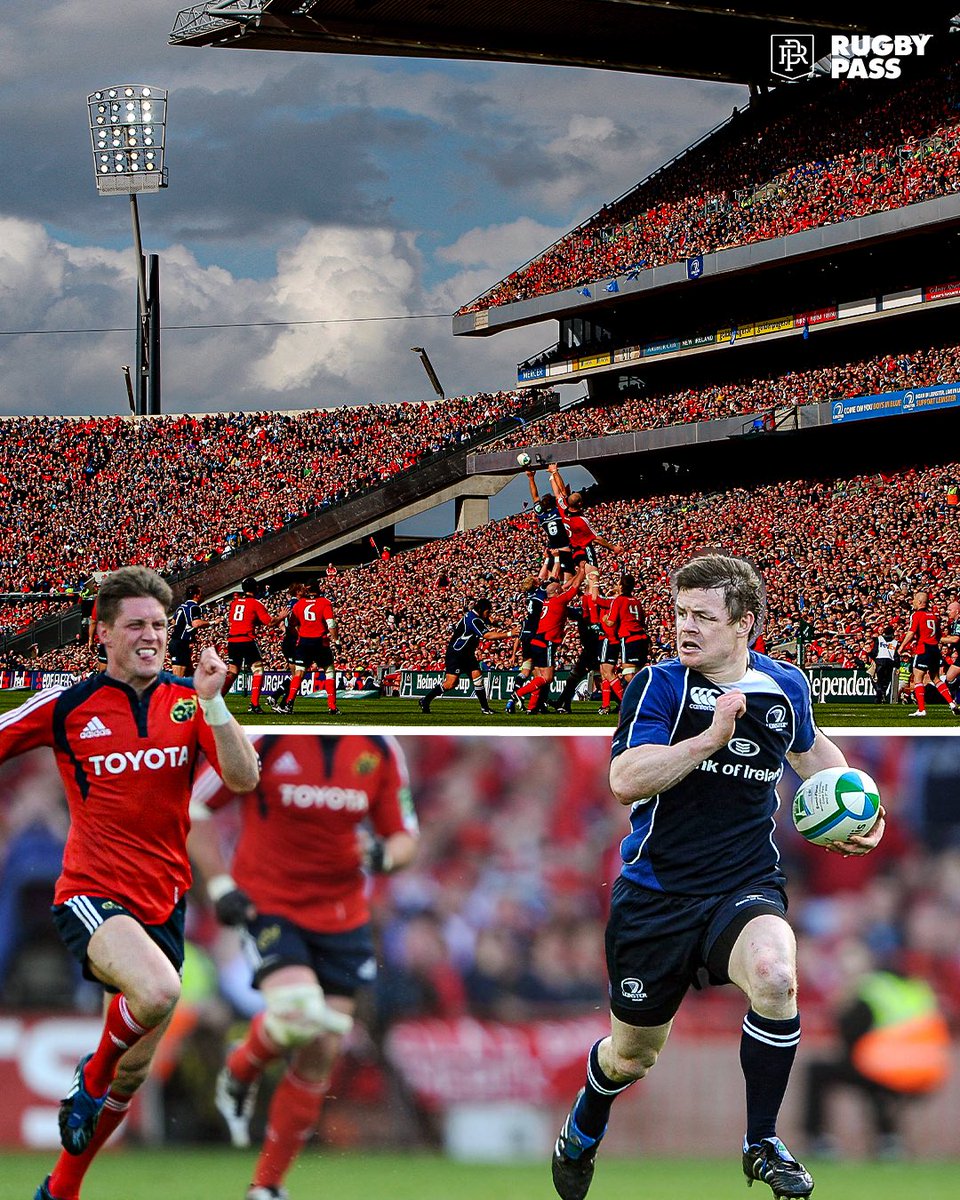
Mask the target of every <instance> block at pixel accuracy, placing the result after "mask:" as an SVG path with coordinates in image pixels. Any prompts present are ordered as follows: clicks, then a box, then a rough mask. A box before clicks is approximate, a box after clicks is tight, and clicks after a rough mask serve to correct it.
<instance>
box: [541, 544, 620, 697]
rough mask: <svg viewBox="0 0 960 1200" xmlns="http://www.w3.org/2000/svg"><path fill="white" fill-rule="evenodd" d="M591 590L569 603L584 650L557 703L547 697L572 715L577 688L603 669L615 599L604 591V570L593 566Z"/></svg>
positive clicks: (589, 571)
mask: <svg viewBox="0 0 960 1200" xmlns="http://www.w3.org/2000/svg"><path fill="white" fill-rule="evenodd" d="M586 581H587V590H586V591H585V592H584V593H583V594H582V595H581V596H580V597H579V601H578V598H577V597H576V596H575V597H574V598H573V600H572V601H571V602H570V604H569V605H568V606H567V616H568V617H569V618H570V619H571V620H572V621H573V622H574V623H575V624H576V626H577V638H578V639H579V641H580V653H579V654H578V655H577V657H576V660H575V661H574V663H573V666H571V668H570V673H569V675H568V676H567V681H566V683H565V684H564V685H563V691H562V692H561V693H560V697H559V699H558V700H557V701H556V703H551V702H550V701H549V700H546V701H544V703H545V704H546V706H547V708H552V709H553V711H554V712H555V713H561V714H564V715H566V716H570V715H571V713H572V712H573V709H572V707H571V705H572V703H573V697H574V695H575V694H576V691H577V688H578V687H579V685H580V684H581V683H582V682H583V680H584V679H586V678H587V676H588V675H590V674H591V672H594V671H599V670H600V654H601V648H602V644H603V635H604V629H603V618H604V617H605V616H606V614H607V613H608V612H609V611H610V605H611V604H612V603H613V600H612V599H611V598H609V597H606V596H601V595H600V573H599V572H598V571H597V570H596V569H595V568H594V567H590V568H589V569H588V571H587V574H586Z"/></svg>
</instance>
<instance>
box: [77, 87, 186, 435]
mask: <svg viewBox="0 0 960 1200" xmlns="http://www.w3.org/2000/svg"><path fill="white" fill-rule="evenodd" d="M87 109H88V110H89V113H90V141H91V144H92V146H93V166H94V172H95V174H96V178H97V191H98V192H99V193H100V195H101V196H117V195H121V196H129V197H130V219H131V221H132V223H133V246H134V251H135V253H136V258H137V365H136V382H135V386H134V405H133V408H134V413H135V414H136V415H137V416H143V415H145V414H147V413H159V412H160V260H159V258H158V257H157V255H156V254H151V255H150V262H149V270H148V269H147V264H146V263H145V262H144V257H143V243H142V242H141V240H140V213H139V210H138V208H137V196H138V195H140V194H142V193H145V192H158V191H159V190H160V189H161V188H164V187H166V186H167V170H166V167H165V166H164V165H163V141H164V133H165V130H166V122H167V93H166V92H165V91H164V90H163V89H162V88H155V87H146V86H144V85H143V84H140V83H132V84H120V85H118V86H116V87H106V88H101V89H100V90H99V91H96V92H94V93H93V94H92V95H90V96H88V97H87Z"/></svg>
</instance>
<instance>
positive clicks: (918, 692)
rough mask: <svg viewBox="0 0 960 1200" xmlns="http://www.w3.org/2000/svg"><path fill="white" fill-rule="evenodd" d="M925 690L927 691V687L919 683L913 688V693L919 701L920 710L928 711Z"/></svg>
mask: <svg viewBox="0 0 960 1200" xmlns="http://www.w3.org/2000/svg"><path fill="white" fill-rule="evenodd" d="M925 691H926V687H925V685H924V684H922V683H918V684H917V686H916V687H915V688H914V689H913V694H914V696H915V698H916V701H917V708H918V709H919V710H920V712H926V709H927V701H926V699H925V698H924V692H925Z"/></svg>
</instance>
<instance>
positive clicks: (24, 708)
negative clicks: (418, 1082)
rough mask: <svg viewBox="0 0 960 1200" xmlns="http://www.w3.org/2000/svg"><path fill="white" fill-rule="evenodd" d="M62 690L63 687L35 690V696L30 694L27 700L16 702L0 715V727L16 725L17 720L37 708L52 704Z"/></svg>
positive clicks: (63, 689)
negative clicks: (13, 706)
mask: <svg viewBox="0 0 960 1200" xmlns="http://www.w3.org/2000/svg"><path fill="white" fill-rule="evenodd" d="M64 691H66V689H65V688H44V689H43V691H42V692H37V694H36V695H35V696H31V697H30V699H29V700H25V701H24V702H23V704H18V705H17V707H16V708H11V709H10V711H9V712H8V713H5V714H4V715H3V716H2V717H0V729H6V728H7V727H8V726H10V725H16V724H17V722H18V721H21V720H22V719H23V718H24V717H26V716H29V715H30V714H31V713H33V712H35V711H36V710H37V709H38V708H42V707H43V706H44V705H45V704H52V703H53V702H54V701H55V700H57V699H58V698H59V697H60V696H61V695H62V694H63V692H64Z"/></svg>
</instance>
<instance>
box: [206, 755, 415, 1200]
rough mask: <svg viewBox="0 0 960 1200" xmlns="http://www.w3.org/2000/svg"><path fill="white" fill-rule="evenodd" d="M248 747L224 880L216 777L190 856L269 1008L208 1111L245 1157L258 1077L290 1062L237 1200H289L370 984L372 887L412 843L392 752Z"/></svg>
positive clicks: (410, 815)
mask: <svg viewBox="0 0 960 1200" xmlns="http://www.w3.org/2000/svg"><path fill="white" fill-rule="evenodd" d="M253 742H254V745H255V746H256V747H257V749H258V750H259V752H260V758H261V762H262V773H261V777H260V783H259V784H258V786H257V788H256V790H255V791H253V792H251V793H250V794H249V795H247V796H246V797H244V799H243V806H244V808H243V824H242V828H241V833H240V838H239V842H238V844H237V849H236V854H235V856H234V859H233V865H232V867H230V868H228V867H227V864H226V862H225V861H224V859H223V857H222V853H221V849H220V843H219V838H218V833H217V830H216V828H215V827H214V822H212V821H210V820H208V819H206V818H209V817H210V815H211V811H212V810H215V809H217V808H219V807H221V806H222V805H224V804H226V803H227V802H228V801H229V800H230V799H231V796H230V794H229V792H227V791H226V789H225V788H224V787H223V786H222V784H221V782H220V780H219V779H218V778H217V776H216V775H215V774H214V772H212V771H207V772H205V773H204V774H203V775H201V776H200V777H199V778H198V780H197V784H196V787H195V789H194V794H193V800H192V802H191V806H190V812H191V816H192V819H193V831H192V832H191V835H190V852H191V854H192V856H193V859H194V862H195V863H196V865H197V868H198V870H199V872H200V874H201V875H202V876H203V878H204V879H205V880H206V884H207V891H208V893H209V895H210V898H211V900H212V901H213V903H214V905H215V907H216V911H217V916H218V917H219V918H220V920H221V921H222V922H223V923H224V924H226V925H236V926H238V927H239V928H240V929H241V931H242V933H241V936H242V941H243V945H244V949H245V951H246V952H247V955H248V958H249V960H250V966H251V969H252V971H253V982H254V986H255V987H257V988H259V990H260V992H261V994H262V996H263V1000H264V1010H263V1012H261V1013H260V1014H258V1015H257V1016H256V1017H255V1018H254V1019H253V1022H252V1023H251V1025H250V1028H249V1030H248V1032H247V1035H246V1038H245V1039H244V1041H243V1042H242V1043H241V1044H240V1045H238V1046H237V1047H235V1048H234V1049H233V1050H232V1051H231V1052H230V1054H229V1056H228V1057H227V1060H226V1065H225V1066H224V1068H223V1070H222V1071H221V1072H220V1075H219V1077H218V1079H217V1090H216V1105H217V1108H218V1109H219V1111H220V1113H221V1114H222V1116H223V1117H224V1120H225V1121H226V1124H227V1128H228V1130H229V1132H230V1138H231V1141H232V1142H233V1144H234V1145H235V1146H249V1144H250V1116H251V1114H252V1111H253V1106H254V1101H255V1098H256V1091H257V1085H258V1083H259V1080H260V1076H261V1074H262V1072H263V1071H264V1069H265V1068H266V1067H267V1066H269V1064H270V1063H271V1062H274V1061H275V1060H277V1059H280V1058H283V1059H285V1061H286V1066H285V1072H284V1075H283V1077H282V1078H281V1080H280V1083H279V1085H278V1086H277V1088H276V1090H275V1092H274V1094H273V1098H272V1100H271V1103H270V1111H269V1116H268V1121H267V1131H266V1137H265V1139H264V1144H263V1148H262V1150H261V1152H260V1156H259V1158H258V1160H257V1163H256V1166H255V1167H254V1171H253V1180H252V1182H251V1184H250V1188H249V1190H248V1191H247V1194H246V1195H247V1200H285V1198H286V1196H287V1191H286V1189H285V1187H284V1179H285V1177H286V1174H287V1172H288V1171H289V1169H290V1167H291V1166H292V1164H293V1162H294V1160H295V1159H296V1157H297V1155H298V1154H299V1153H300V1151H301V1149H302V1148H303V1146H304V1144H305V1142H306V1140H307V1138H309V1136H310V1134H311V1133H312V1132H313V1130H314V1129H315V1127H316V1125H317V1122H318V1120H319V1117H320V1110H321V1106H322V1104H323V1098H324V1095H325V1093H326V1090H327V1086H328V1082H329V1078H330V1072H331V1070H332V1068H333V1064H334V1062H335V1060H336V1058H337V1055H338V1053H339V1050H340V1045H341V1042H342V1039H343V1036H344V1034H345V1033H346V1032H347V1031H348V1030H349V1029H350V1026H351V1024H352V1022H353V1014H354V1009H355V1006H356V1001H355V996H356V993H357V991H358V989H359V988H360V987H361V986H363V985H369V984H372V983H373V980H374V978H375V975H376V958H375V957H374V948H373V942H372V938H371V932H370V911H369V907H368V904H367V898H366V877H367V874H368V873H369V872H378V873H390V872H393V871H398V870H400V869H401V868H403V867H405V866H407V864H408V863H410V862H411V861H412V859H413V856H414V853H415V850H416V843H417V833H418V830H417V821H416V816H415V814H414V810H413V806H412V803H411V799H410V789H409V785H408V781H407V772H406V765H405V763H404V760H403V755H402V753H401V751H400V749H399V747H398V746H397V744H396V743H395V742H394V741H393V740H392V739H389V738H384V737H365V736H362V735H358V736H353V737H323V736H319V737H314V736H307V735H295V734H287V735H281V736H264V737H261V736H260V735H254V738H253ZM231 872H232V873H231Z"/></svg>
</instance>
